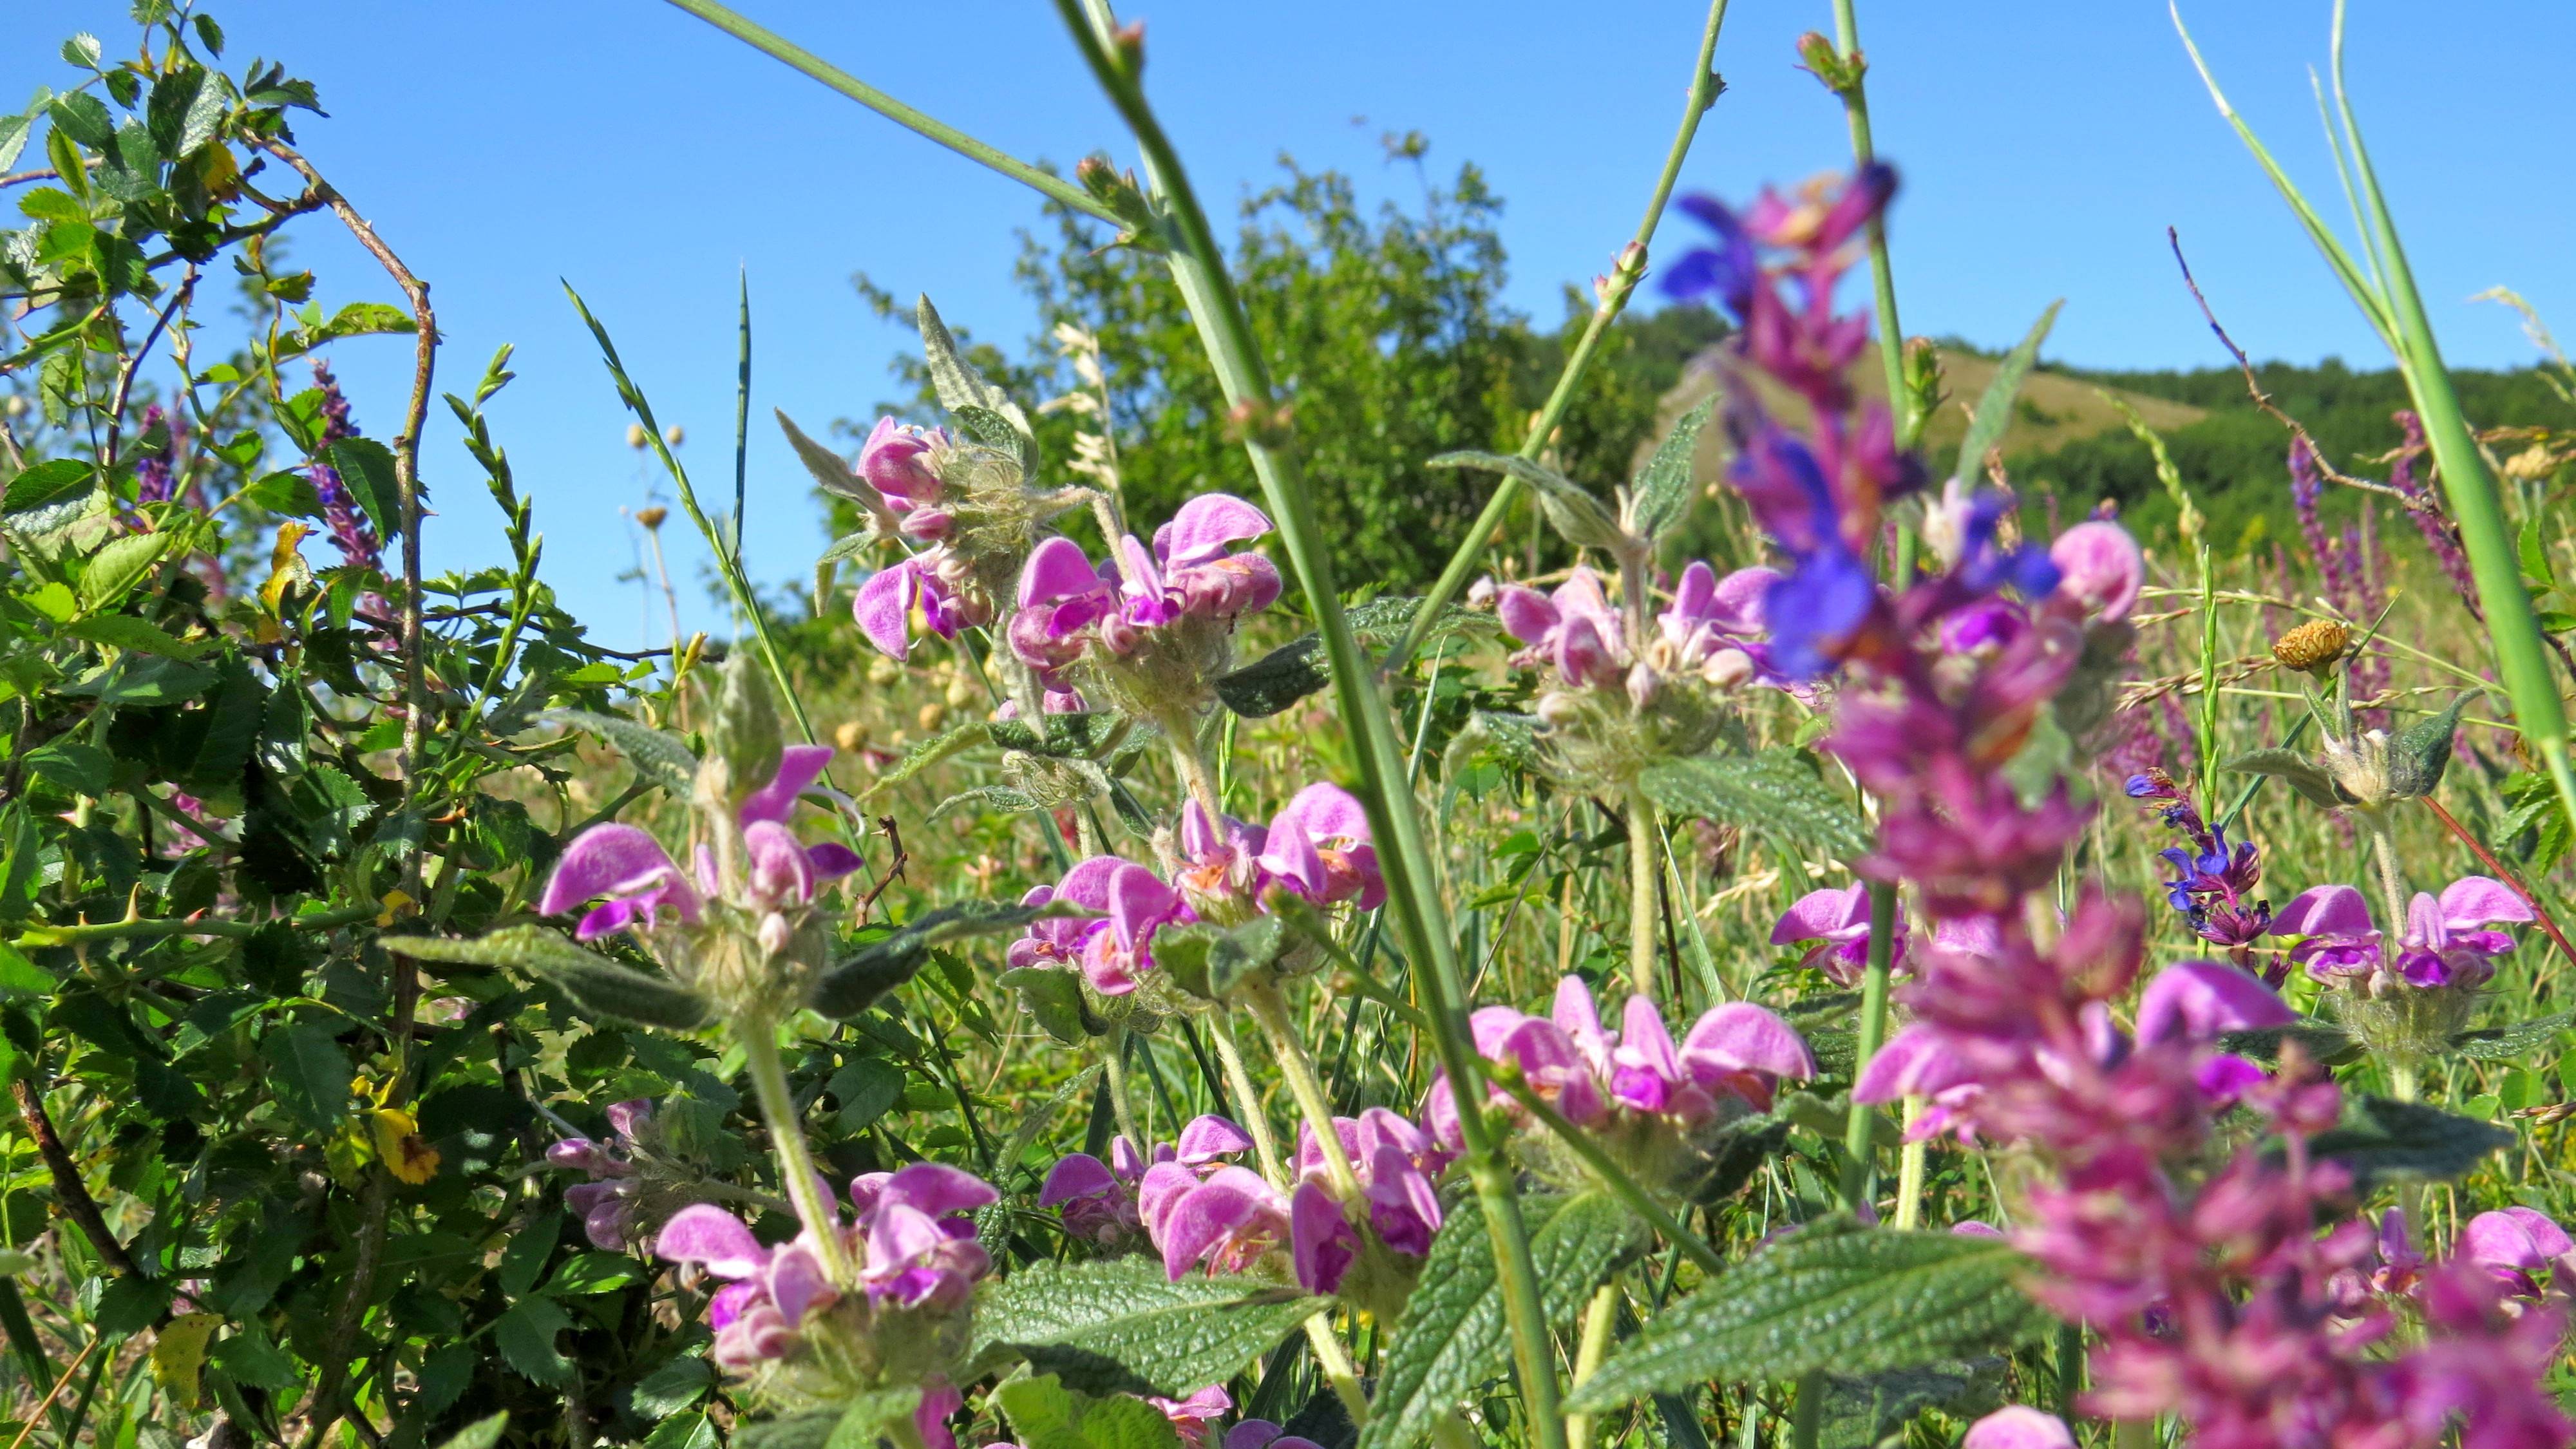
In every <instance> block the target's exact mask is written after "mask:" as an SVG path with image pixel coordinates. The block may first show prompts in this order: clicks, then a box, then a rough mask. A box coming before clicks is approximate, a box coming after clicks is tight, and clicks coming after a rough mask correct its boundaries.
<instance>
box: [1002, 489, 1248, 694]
mask: <svg viewBox="0 0 2576 1449" xmlns="http://www.w3.org/2000/svg"><path fill="white" fill-rule="evenodd" d="M1269 531H1270V519H1269V518H1268V517H1267V516H1266V515H1264V514H1263V513H1262V512H1261V510H1260V509H1258V508H1255V507H1253V506H1252V505H1251V504H1249V503H1246V502H1244V501H1243V500H1242V499H1240V498H1236V497H1234V496H1233V495H1231V494H1226V493H1205V494H1201V495H1199V496H1198V497H1196V498H1193V499H1191V500H1190V501H1189V502H1187V503H1184V504H1182V505H1181V508H1180V511H1179V512H1178V513H1176V514H1174V515H1173V517H1172V520H1171V522H1169V523H1166V524H1164V525H1163V526H1162V527H1161V528H1159V529H1156V530H1155V532H1154V547H1153V549H1152V551H1151V552H1148V551H1147V550H1146V548H1145V546H1144V545H1143V544H1142V543H1139V542H1138V541H1137V539H1136V536H1135V535H1134V534H1129V535H1127V536H1126V537H1125V538H1123V539H1121V540H1119V543H1118V550H1117V554H1118V556H1117V561H1116V562H1115V563H1109V564H1103V565H1101V566H1100V567H1098V568H1096V569H1095V568H1094V567H1093V566H1092V563H1091V560H1090V559H1089V558H1088V557H1086V556H1085V555H1084V554H1083V552H1082V548H1081V546H1080V545H1078V544H1076V543H1074V542H1073V541H1072V540H1071V539H1067V538H1050V539H1048V540H1046V541H1045V542H1044V543H1041V544H1039V545H1038V546H1037V547H1036V548H1035V549H1034V550H1032V551H1031V552H1030V554H1029V557H1028V562H1027V563H1026V564H1025V565H1023V566H1022V568H1021V571H1020V585H1019V610H1018V612H1017V613H1015V614H1013V615H1012V616H1011V622H1010V628H1009V639H1010V644H1011V650H1012V652H1013V653H1015V654H1017V655H1018V656H1019V658H1020V660H1021V661H1022V662H1023V663H1025V664H1027V665H1029V666H1030V667H1031V668H1034V669H1036V670H1038V671H1040V673H1041V675H1042V676H1044V677H1047V678H1049V679H1050V680H1052V678H1053V676H1054V674H1055V672H1056V671H1058V670H1061V669H1063V668H1064V667H1065V666H1067V665H1069V664H1071V663H1073V662H1074V661H1075V660H1076V659H1079V658H1081V657H1082V656H1083V653H1084V651H1085V650H1086V649H1088V648H1091V647H1094V646H1097V648H1098V649H1100V650H1101V651H1102V652H1104V653H1106V654H1107V655H1109V656H1111V657H1113V658H1125V657H1126V656H1128V655H1131V654H1134V653H1135V652H1136V651H1137V650H1139V649H1140V648H1143V647H1145V646H1146V645H1147V644H1149V643H1151V642H1152V641H1153V640H1154V639H1155V638H1157V637H1158V636H1159V634H1160V631H1163V630H1165V629H1168V628H1170V627H1172V626H1174V625H1176V624H1179V623H1181V622H1182V621H1184V620H1188V619H1205V620H1210V621H1215V622H1218V623H1231V622H1232V621H1233V620H1235V619H1237V618H1239V617H1241V616H1242V615H1245V614H1250V613H1257V612H1259V611H1260V610H1262V609H1266V608H1268V607H1270V605H1271V604H1272V603H1273V602H1274V601H1276V600H1277V599H1278V597H1279V589H1280V580H1279V569H1278V566H1277V565H1275V564H1273V563H1271V562H1270V561H1269V560H1268V559H1266V558H1263V557H1261V556H1260V555H1259V554H1253V553H1230V552H1228V549H1229V547H1230V546H1231V545H1234V544H1237V543H1243V542H1247V541H1249V540H1251V539H1255V538H1259V537H1260V536H1261V535H1263V534H1265V533H1268V532H1269Z"/></svg>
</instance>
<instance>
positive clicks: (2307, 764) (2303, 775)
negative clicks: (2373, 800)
mask: <svg viewBox="0 0 2576 1449" xmlns="http://www.w3.org/2000/svg"><path fill="white" fill-rule="evenodd" d="M2218 768H2220V769H2222V770H2227V771H2230V772H2232V773H2235V774H2239V775H2270V776H2272V777H2273V778H2275V779H2278V780H2282V781H2286V782H2287V783H2288V784H2289V786H2290V788H2291V789H2293V790H2296V791H2298V792H2299V797H2300V798H2301V799H2303V800H2305V801H2307V802H2308V803H2309V804H2311V805H2315V806H2319V807H2321V808H2323V809H2327V810H2332V809H2334V808H2336V807H2337V806H2340V805H2349V804H2351V803H2352V801H2351V800H2350V799H2349V798H2347V797H2346V796H2345V795H2344V792H2343V789H2342V787H2341V786H2339V785H2337V784H2335V782H2334V780H2333V778H2332V777H2330V776H2328V775H2327V774H2326V772H2325V770H2324V769H2323V768H2322V767H2321V766H2319V765H2318V764H2317V762H2316V761H2314V760H2311V759H2309V758H2308V757H2307V756H2305V755H2303V754H2300V753H2299V752H2298V751H2296V750H2284V749H2277V748H2276V749H2268V750H2248V751H2246V752H2245V753H2244V754H2241V755H2236V756H2233V757H2231V758H2229V759H2225V760H2221V761H2219V762H2218Z"/></svg>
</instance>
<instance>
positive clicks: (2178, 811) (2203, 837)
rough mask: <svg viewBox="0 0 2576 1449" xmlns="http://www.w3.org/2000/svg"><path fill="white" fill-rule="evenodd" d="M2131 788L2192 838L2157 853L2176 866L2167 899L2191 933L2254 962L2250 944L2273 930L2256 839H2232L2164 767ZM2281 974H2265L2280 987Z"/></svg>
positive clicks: (2136, 779) (2240, 960) (2137, 778)
mask: <svg viewBox="0 0 2576 1449" xmlns="http://www.w3.org/2000/svg"><path fill="white" fill-rule="evenodd" d="M2127 789H2128V794H2129V798H2130V799H2132V800H2144V801H2150V802H2153V803H2152V804H2151V806H2150V808H2152V809H2153V810H2154V811H2155V812H2156V816H2157V818H2158V819H2160V820H2162V821H2163V822H2164V823H2165V824H2166V825H2167V826H2170V827H2171V828H2172V829H2173V830H2174V831H2175V832H2176V833H2178V834H2180V835H2181V836H2182V837H2183V838H2184V839H2185V840H2186V841H2188V842H2190V844H2189V846H2188V847H2187V848H2186V847H2184V846H2171V847H2168V848H2167V849H2165V850H2163V851H2161V852H2159V853H2160V854H2161V855H2162V856H2163V858H2164V860H2165V862H2166V863H2167V864H2169V865H2171V866H2172V867H2173V868H2174V871H2175V876H2174V879H2172V880H2169V881H2166V882H2165V900H2166V902H2167V903H2168V904H2170V905H2171V906H2172V907H2173V908H2174V909H2175V910H2177V911H2180V912H2181V913H2182V915H2183V919H2184V920H2186V921H2188V922H2190V924H2191V929H2192V934H2193V935H2196V936H2198V937H2200V938H2201V939H2202V940H2204V941H2207V942H2209V943H2210V944H2212V945H2215V946H2223V947H2226V948H2227V951H2228V957H2229V959H2230V960H2233V961H2234V962H2235V963H2236V964H2237V965H2239V966H2250V965H2252V964H2253V952H2252V950H2251V947H2252V944H2253V943H2254V942H2255V941H2256V940H2257V939H2259V938H2261V937H2262V936H2263V935H2264V933H2266V932H2268V931H2270V930H2271V929H2272V903H2271V902H2270V901H2268V900H2265V899H2262V898H2260V897H2257V896H2256V895H2255V894H2254V890H2255V888H2256V887H2257V886H2259V885H2261V884H2262V882H2263V862H2262V856H2261V853H2260V852H2258V851H2257V850H2255V848H2254V843H2253V842H2252V841H2249V840H2240V841H2237V842H2235V843H2234V844H2232V845H2231V844H2229V843H2228V839H2227V830H2226V827H2224V826H2221V825H2213V824H2211V823H2209V822H2208V821H2205V820H2203V819H2202V818H2201V815H2200V809H2199V807H2198V806H2196V805H2194V804H2193V803H2192V799H2191V792H2190V791H2188V790H2185V789H2184V788H2183V787H2182V786H2181V785H2179V784H2177V783H2175V781H2174V779H2173V777H2172V776H2170V775H2168V774H2166V773H2165V772H2164V771H2162V770H2155V769H2150V770H2148V771H2146V772H2145V773H2143V774H2139V775H2133V776H2131V777H2130V778H2129V781H2128V785H2127ZM2282 974H2283V972H2282V971H2280V970H2277V969H2276V970H2274V971H2271V972H2267V973H2266V976H2267V979H2269V980H2270V981H2271V983H2272V984H2273V985H2275V986H2277V985H2279V984H2280V977H2281V975H2282Z"/></svg>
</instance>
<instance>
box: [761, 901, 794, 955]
mask: <svg viewBox="0 0 2576 1449" xmlns="http://www.w3.org/2000/svg"><path fill="white" fill-rule="evenodd" d="M795 934H796V933H795V930H794V929H793V928H792V927H790V926H789V925H788V924H787V918H786V917H785V916H782V915H780V914H779V913H778V912H776V911H771V912H770V913H769V914H768V915H765V916H763V917H761V918H760V949H761V950H763V951H765V952H767V953H768V954H770V955H772V956H784V955H786V954H787V946H788V942H789V941H790V940H791V939H793V938H794V936H795Z"/></svg>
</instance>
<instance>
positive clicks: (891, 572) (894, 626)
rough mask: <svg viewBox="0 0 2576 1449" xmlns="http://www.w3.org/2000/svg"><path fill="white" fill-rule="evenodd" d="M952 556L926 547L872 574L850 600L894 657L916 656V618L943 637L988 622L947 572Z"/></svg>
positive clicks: (867, 630) (862, 625) (862, 623)
mask: <svg viewBox="0 0 2576 1449" xmlns="http://www.w3.org/2000/svg"><path fill="white" fill-rule="evenodd" d="M946 562H947V560H946V559H944V558H940V557H934V556H933V555H931V554H927V553H925V554H920V555H917V556H915V557H912V558H908V559H905V560H904V561H903V562H901V563H898V564H894V565H891V566H889V567H886V568H881V569H879V570H877V571H876V572H875V573H873V574H870V575H868V578H867V582H865V583H863V584H861V585H859V589H858V593H857V595H856V596H855V597H853V598H852V600H851V601H850V614H851V617H852V618H854V619H856V620H857V621H858V625H859V630H860V632H861V633H864V634H866V635H867V636H868V642H869V643H871V644H874V645H875V646H876V647H877V649H878V650H879V651H880V652H882V653H884V654H886V655H887V656H889V657H891V658H895V659H910V658H911V657H912V638H913V629H914V626H915V623H916V621H918V623H919V626H920V627H921V628H924V629H927V630H929V631H930V632H931V633H933V634H936V635H938V636H939V637H940V638H942V639H954V638H956V637H957V631H958V630H960V629H962V628H965V627H966V626H968V625H970V624H981V623H984V622H986V619H984V618H978V617H976V615H977V614H978V613H980V612H982V611H980V610H977V609H975V608H974V607H973V606H972V604H971V603H970V602H969V600H968V598H967V596H966V595H965V594H963V593H962V592H961V591H959V590H958V589H957V587H956V586H955V584H954V582H953V581H952V580H951V579H950V577H949V576H948V574H947V573H945V572H943V570H942V565H943V564H944V563H946ZM986 617H987V618H989V615H987V616H986Z"/></svg>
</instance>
